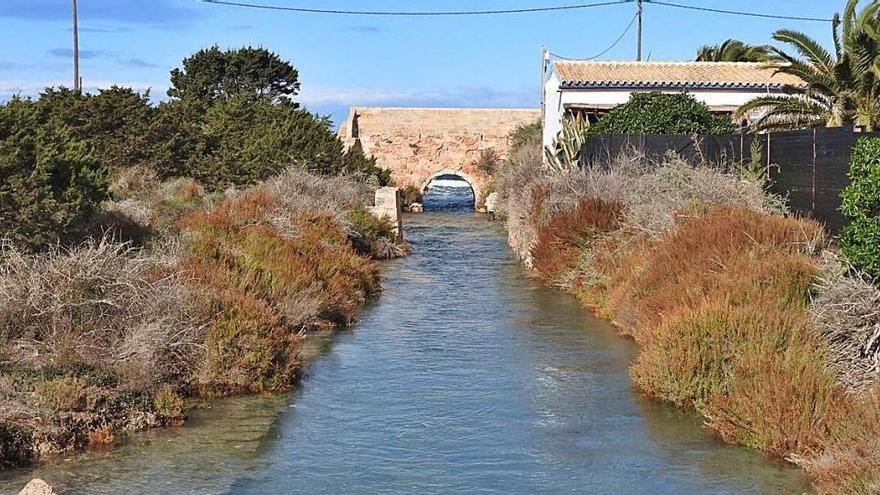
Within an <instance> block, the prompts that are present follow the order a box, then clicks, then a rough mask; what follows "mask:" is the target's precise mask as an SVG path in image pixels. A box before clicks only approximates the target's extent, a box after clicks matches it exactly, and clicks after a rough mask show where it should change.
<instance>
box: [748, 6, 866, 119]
mask: <svg viewBox="0 0 880 495" xmlns="http://www.w3.org/2000/svg"><path fill="white" fill-rule="evenodd" d="M859 1H860V0H849V1H848V2H847V5H846V9H845V10H844V15H843V18H842V19H841V17H840V15H839V14H835V16H834V21H833V25H832V34H833V36H834V53H830V52H829V51H828V50H826V49H825V48H823V47H822V45H821V44H820V43H819V42H818V41H816V40H815V39H812V38H810V37H809V36H807V35H805V34H803V33H801V32H798V31H792V30H788V29H783V30H780V31H777V32H775V33H774V34H773V38H774V39H775V40H776V41H779V42H782V43H785V44H786V45H789V46H791V47H792V48H794V50H795V51H796V52H797V54H798V55H797V56H795V55H790V54H788V53H786V52H785V51H783V50H780V49H776V48H773V49H772V53H773V61H772V62H771V63H772V66H773V67H775V68H776V70H777V72H781V73H785V74H791V75H794V76H797V77H798V78H800V79H801V80H802V81H803V84H802V85H797V86H794V85H786V86H784V87H783V92H784V93H785V95H767V96H761V97H758V98H755V99H753V100H751V101H749V102H747V103H746V104H745V105H743V106H741V107H740V108H739V109H738V110H737V112H736V117H737V118H742V117H744V116H746V115H748V114H750V113H752V112H755V111H760V112H763V116H762V117H761V118H760V120H758V122H757V123H756V124H755V125H754V129H755V130H765V129H773V130H783V129H801V128H804V127H823V126H824V127H840V126H863V127H864V128H865V129H866V130H868V131H872V130H874V129H878V128H880V15H878V14H880V1H878V0H870V1H869V2H868V4H867V5H866V6H865V8H863V9H862V10H861V11H858V10H857V7H858V3H859Z"/></svg>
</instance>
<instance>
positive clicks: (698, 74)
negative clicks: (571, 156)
mask: <svg viewBox="0 0 880 495" xmlns="http://www.w3.org/2000/svg"><path fill="white" fill-rule="evenodd" d="M799 84H803V82H802V81H801V80H800V79H798V78H797V77H794V76H790V75H788V74H782V73H777V72H776V70H775V69H772V68H769V67H767V66H766V64H763V63H744V62H605V61H601V62H600V61H579V60H565V61H562V60H560V61H556V62H554V63H553V67H552V69H551V73H550V77H549V79H548V80H547V81H546V82H545V84H544V122H543V123H544V146H551V145H552V144H553V141H554V140H555V139H556V136H557V135H558V134H559V132H560V131H561V130H562V119H563V117H564V116H565V115H566V114H570V115H580V116H582V117H584V118H587V119H589V120H591V121H595V120H597V119H598V118H599V117H601V116H602V115H604V114H605V113H607V112H608V111H609V110H610V109H612V108H614V107H615V106H617V105H620V104H621V103H626V101H627V100H628V99H629V95H630V94H631V93H633V92H639V91H662V92H665V93H678V92H682V91H687V92H688V93H690V94H692V95H693V96H694V97H695V98H697V99H698V100H701V101H703V102H705V103H706V104H707V105H708V106H709V109H710V110H711V111H713V112H718V113H726V114H731V113H733V111H734V110H736V109H737V108H738V107H739V106H740V105H742V104H743V103H745V102H747V101H749V100H751V99H752V98H754V97H756V96H761V95H766V94H780V93H782V88H783V86H785V85H799Z"/></svg>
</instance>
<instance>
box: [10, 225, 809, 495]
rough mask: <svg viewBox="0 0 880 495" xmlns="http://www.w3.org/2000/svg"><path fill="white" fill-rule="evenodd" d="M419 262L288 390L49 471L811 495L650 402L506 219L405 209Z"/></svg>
mask: <svg viewBox="0 0 880 495" xmlns="http://www.w3.org/2000/svg"><path fill="white" fill-rule="evenodd" d="M405 225H406V227H405V229H406V236H407V239H408V240H409V241H410V242H411V243H412V245H413V248H414V249H413V251H414V253H413V255H412V256H410V257H408V258H404V259H398V260H394V261H390V262H388V263H386V264H384V265H383V268H382V269H383V275H384V285H385V291H384V293H383V295H382V297H381V298H380V299H379V300H378V301H376V302H375V303H373V304H372V305H370V306H369V307H368V308H367V309H366V310H365V312H364V314H363V318H362V319H361V321H360V322H359V323H358V324H357V325H356V326H355V327H354V328H353V329H352V330H350V331H343V332H341V333H339V334H338V335H337V336H335V337H334V338H332V341H330V342H327V345H324V346H319V350H320V353H319V356H318V357H317V358H316V359H315V360H314V362H313V364H312V366H311V367H310V370H309V372H308V376H307V377H306V379H305V380H304V382H303V384H302V386H301V387H300V388H299V389H298V390H297V391H296V392H294V393H293V394H291V395H289V396H264V397H242V398H235V399H230V400H224V401H219V402H217V403H216V404H215V405H214V406H213V408H212V409H210V410H201V411H197V412H196V413H195V415H194V417H193V421H192V422H191V423H190V424H188V425H187V426H184V427H182V428H177V429H171V430H166V431H156V432H149V433H147V434H145V435H139V436H137V437H136V438H133V439H132V440H131V441H129V442H128V443H126V444H125V445H123V446H120V447H119V448H118V449H116V450H114V451H112V452H94V453H92V452H90V453H87V454H85V455H83V456H81V457H78V458H75V459H72V460H70V461H59V462H55V463H51V464H47V465H45V466H42V467H40V468H38V469H36V470H34V471H17V472H6V473H2V474H0V487H2V490H0V492H2V493H15V492H16V489H18V488H20V487H21V486H23V485H24V484H25V483H26V482H27V480H29V479H30V478H31V477H33V476H38V477H42V478H44V479H46V480H47V481H49V482H50V483H51V484H53V485H54V486H56V488H57V489H59V491H60V492H61V493H96V494H101V493H107V494H110V493H168V492H177V493H235V494H249V493H309V494H321V493H473V492H483V493H564V492H573V493H646V492H648V493H670V494H672V493H676V494H677V493H802V492H809V490H810V489H809V485H808V484H807V482H806V479H805V477H804V475H803V474H802V473H801V472H800V471H798V470H796V469H793V468H791V467H787V466H782V465H778V464H775V463H773V462H771V461H768V460H767V459H766V458H763V457H762V456H760V455H759V454H757V453H754V452H751V451H748V450H746V449H743V448H739V447H735V446H730V445H726V444H723V443H722V442H720V441H719V440H717V439H716V438H714V437H713V436H712V435H711V434H710V433H708V432H706V431H705V430H703V428H702V427H701V424H700V420H699V419H698V418H697V417H696V415H694V414H690V413H687V412H683V411H679V410H676V409H675V408H673V407H669V406H665V405H662V404H658V403H656V402H653V401H651V400H648V399H646V398H644V397H642V396H640V395H639V394H638V393H636V392H634V391H633V388H632V385H631V383H630V380H629V376H628V374H627V369H628V367H629V365H630V364H631V362H632V360H633V358H634V356H635V353H636V347H635V345H634V344H632V343H631V342H630V341H628V340H626V339H624V338H622V337H619V336H618V334H617V333H616V331H615V330H614V329H612V328H611V327H610V326H609V325H608V324H607V323H605V322H603V321H601V320H599V319H597V318H595V317H593V316H591V315H589V314H587V313H586V312H585V311H583V309H582V308H581V307H580V306H579V305H578V303H577V302H576V301H575V300H574V299H573V298H571V297H570V296H568V295H566V294H562V293H558V292H555V291H553V290H550V289H545V288H542V287H540V286H538V285H537V284H536V283H534V282H533V281H531V280H529V278H528V277H527V275H526V273H525V270H524V268H522V267H521V266H520V264H519V262H518V261H517V259H516V258H515V256H513V254H512V253H511V252H510V251H509V250H508V249H507V246H506V239H505V233H504V231H503V226H502V225H501V224H500V223H489V222H487V221H486V219H485V217H484V216H481V215H473V214H463V213H432V214H422V215H410V216H408V217H407V218H406V219H405Z"/></svg>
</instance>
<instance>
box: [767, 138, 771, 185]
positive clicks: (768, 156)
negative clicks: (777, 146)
mask: <svg viewBox="0 0 880 495" xmlns="http://www.w3.org/2000/svg"><path fill="white" fill-rule="evenodd" d="M770 134H772V133H771V132H770V131H767V172H766V174H767V178H770V163H771V162H770Z"/></svg>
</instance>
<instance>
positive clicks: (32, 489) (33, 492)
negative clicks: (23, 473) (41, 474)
mask: <svg viewBox="0 0 880 495" xmlns="http://www.w3.org/2000/svg"><path fill="white" fill-rule="evenodd" d="M18 495H58V493H57V492H56V491H55V490H53V489H52V487H51V486H49V483H46V482H45V481H43V480H41V479H39V478H34V479H32V480H31V482H30V483H28V484H27V485H25V487H24V488H22V489H21V491H20V492H18Z"/></svg>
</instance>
